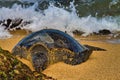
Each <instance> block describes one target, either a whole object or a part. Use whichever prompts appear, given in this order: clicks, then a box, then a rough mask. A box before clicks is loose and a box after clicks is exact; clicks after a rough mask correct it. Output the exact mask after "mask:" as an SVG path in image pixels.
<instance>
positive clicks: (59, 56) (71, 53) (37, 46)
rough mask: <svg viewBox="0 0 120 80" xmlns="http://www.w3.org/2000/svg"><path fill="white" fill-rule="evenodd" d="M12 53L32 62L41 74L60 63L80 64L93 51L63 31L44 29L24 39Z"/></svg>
mask: <svg viewBox="0 0 120 80" xmlns="http://www.w3.org/2000/svg"><path fill="white" fill-rule="evenodd" d="M87 46H88V45H87ZM88 47H91V46H88ZM12 53H13V55H15V56H19V57H21V58H25V59H27V60H29V61H31V62H32V64H33V66H34V68H35V70H36V71H38V72H41V71H42V70H44V69H46V67H47V66H48V65H50V64H53V63H56V62H60V61H63V62H65V63H67V64H71V65H76V64H80V63H82V62H84V61H86V60H87V59H88V58H89V56H90V55H91V53H92V50H91V49H89V48H87V47H85V46H83V45H81V44H79V43H78V42H77V41H76V40H75V39H74V38H72V37H71V36H70V35H68V34H66V33H64V32H62V31H59V30H55V29H43V30H40V31H37V32H34V33H31V34H30V35H28V36H27V37H25V38H24V39H22V40H21V41H20V42H19V43H18V44H17V45H16V46H15V47H14V48H13V50H12Z"/></svg>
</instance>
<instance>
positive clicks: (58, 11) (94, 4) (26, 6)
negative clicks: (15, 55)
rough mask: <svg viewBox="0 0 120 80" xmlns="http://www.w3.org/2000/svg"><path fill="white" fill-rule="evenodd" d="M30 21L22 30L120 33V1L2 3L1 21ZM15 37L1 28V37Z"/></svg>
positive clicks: (27, 0)
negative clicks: (106, 30) (107, 31)
mask: <svg viewBox="0 0 120 80" xmlns="http://www.w3.org/2000/svg"><path fill="white" fill-rule="evenodd" d="M19 18H21V19H23V21H30V22H31V23H30V24H27V25H24V26H22V27H21V29H26V30H30V31H33V32H35V31H38V30H41V29H46V28H53V29H58V30H62V31H67V32H68V33H69V34H71V35H72V32H73V31H74V30H78V31H82V32H85V33H84V34H83V36H86V35H89V34H90V33H93V32H98V31H99V30H102V29H108V30H110V31H111V32H115V31H120V0H75V1H72V0H67V1H64V0H0V21H2V20H7V19H19ZM11 36H12V35H11V34H10V33H9V31H8V30H5V27H4V26H2V25H0V38H1V39H3V38H9V37H11Z"/></svg>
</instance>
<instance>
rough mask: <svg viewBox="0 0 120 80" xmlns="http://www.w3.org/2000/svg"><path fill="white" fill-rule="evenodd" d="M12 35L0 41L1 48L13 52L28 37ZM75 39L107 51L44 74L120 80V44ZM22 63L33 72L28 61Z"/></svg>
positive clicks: (22, 33) (64, 78)
mask: <svg viewBox="0 0 120 80" xmlns="http://www.w3.org/2000/svg"><path fill="white" fill-rule="evenodd" d="M12 34H13V37H12V38H9V39H4V40H0V46H1V47H2V48H3V49H6V50H9V51H11V50H12V48H13V47H14V46H15V45H16V43H17V42H18V41H19V40H21V39H22V38H23V37H25V36H26V35H27V33H26V32H25V31H17V32H12ZM99 37H100V36H99ZM101 38H102V37H101ZM75 39H76V40H78V41H79V42H80V43H81V44H89V45H92V46H97V47H100V48H104V49H106V50H107V51H94V52H93V54H92V55H91V56H90V58H89V60H88V61H86V62H84V63H82V64H79V65H76V66H71V65H68V64H65V63H63V62H59V63H56V64H53V65H51V66H49V67H48V68H47V69H46V70H44V71H43V73H45V74H47V75H48V76H51V77H53V78H55V79H57V80H120V58H119V57H120V49H119V48H120V43H118V44H113V43H109V42H106V41H101V40H97V41H96V40H89V39H88V40H87V39H85V40H84V39H81V38H80V37H79V36H77V37H76V36H75ZM22 61H23V62H24V63H25V64H27V65H28V66H30V68H31V69H32V70H33V68H32V67H31V64H30V63H29V62H28V61H26V60H22Z"/></svg>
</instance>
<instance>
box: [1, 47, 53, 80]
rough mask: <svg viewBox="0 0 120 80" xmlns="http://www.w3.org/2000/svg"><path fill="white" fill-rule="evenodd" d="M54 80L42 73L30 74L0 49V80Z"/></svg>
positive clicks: (27, 68)
mask: <svg viewBox="0 0 120 80" xmlns="http://www.w3.org/2000/svg"><path fill="white" fill-rule="evenodd" d="M46 79H49V80H54V79H52V78H51V77H47V76H46V75H44V74H42V73H37V72H32V71H31V70H30V69H29V67H28V66H26V65H25V64H23V63H22V62H21V61H19V60H18V59H17V58H16V57H15V56H13V55H11V53H10V52H9V51H6V50H3V49H2V48H0V80H46Z"/></svg>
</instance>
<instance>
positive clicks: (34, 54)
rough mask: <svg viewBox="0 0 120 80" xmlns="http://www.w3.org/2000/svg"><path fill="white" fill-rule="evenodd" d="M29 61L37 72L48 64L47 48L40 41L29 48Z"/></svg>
mask: <svg viewBox="0 0 120 80" xmlns="http://www.w3.org/2000/svg"><path fill="white" fill-rule="evenodd" d="M29 52H30V55H31V58H30V59H31V62H32V64H33V66H34V68H35V70H36V71H37V72H41V71H42V70H44V69H46V67H47V66H48V61H49V58H48V52H49V50H48V48H47V47H46V46H45V45H44V44H41V43H36V44H34V45H33V46H31V47H30V49H29Z"/></svg>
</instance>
